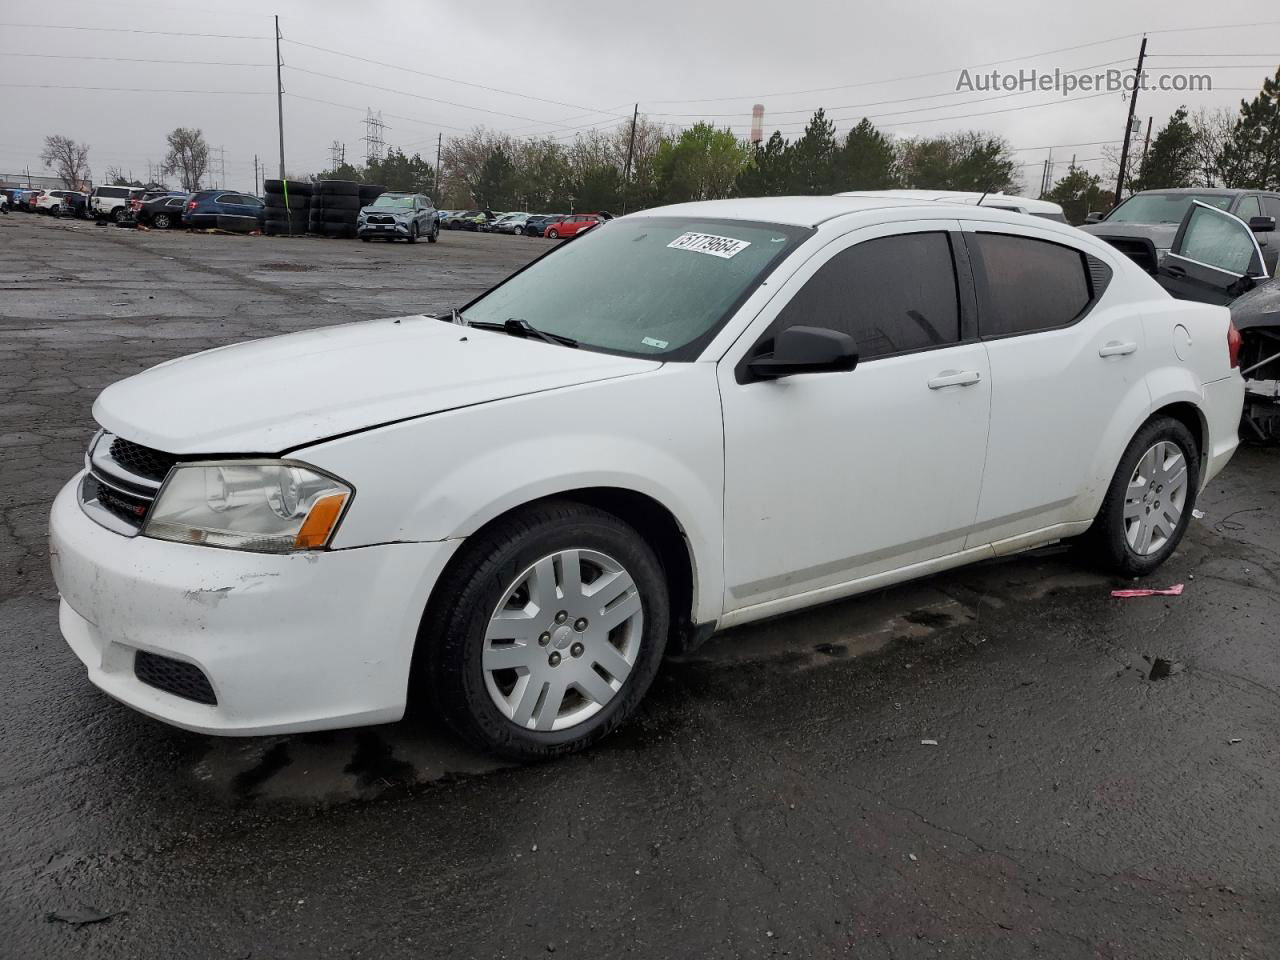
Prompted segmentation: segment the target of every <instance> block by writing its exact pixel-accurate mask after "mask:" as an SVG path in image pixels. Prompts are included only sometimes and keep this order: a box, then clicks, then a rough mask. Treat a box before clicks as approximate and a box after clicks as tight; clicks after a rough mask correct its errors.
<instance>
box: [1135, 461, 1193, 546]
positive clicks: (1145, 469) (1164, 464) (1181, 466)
mask: <svg viewBox="0 0 1280 960" xmlns="http://www.w3.org/2000/svg"><path fill="white" fill-rule="evenodd" d="M1186 504H1187V458H1186V456H1185V455H1184V454H1183V452H1182V448H1181V447H1179V446H1178V445H1177V444H1176V443H1171V442H1170V441H1168V440H1161V441H1160V442H1159V443H1157V444H1155V446H1153V447H1151V448H1150V449H1149V450H1147V452H1146V453H1144V454H1143V455H1142V457H1141V459H1139V460H1138V465H1137V467H1136V468H1134V471H1133V476H1132V477H1131V478H1130V480H1129V487H1128V490H1127V491H1126V493H1125V498H1124V536H1125V540H1126V541H1127V542H1128V544H1129V547H1130V549H1132V550H1133V552H1134V553H1136V554H1138V555H1139V556H1149V555H1151V554H1153V553H1156V552H1158V551H1159V550H1161V549H1162V548H1163V547H1164V545H1165V544H1166V543H1168V542H1169V538H1170V537H1172V536H1173V534H1174V531H1176V530H1177V529H1178V524H1179V522H1180V521H1181V520H1182V512H1183V510H1184V509H1185V508H1186Z"/></svg>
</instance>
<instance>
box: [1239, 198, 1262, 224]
mask: <svg viewBox="0 0 1280 960" xmlns="http://www.w3.org/2000/svg"><path fill="white" fill-rule="evenodd" d="M1236 216H1237V217H1239V218H1240V219H1241V220H1243V221H1244V222H1245V223H1248V222H1249V218H1250V217H1260V216H1262V207H1260V206H1259V205H1258V198H1257V197H1245V198H1244V199H1243V200H1241V201H1240V207H1239V208H1238V209H1237V210H1236Z"/></svg>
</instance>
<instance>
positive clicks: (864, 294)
mask: <svg viewBox="0 0 1280 960" xmlns="http://www.w3.org/2000/svg"><path fill="white" fill-rule="evenodd" d="M793 326H807V327H824V328H826V329H829V330H838V331H840V332H841V333H847V334H848V335H849V336H851V337H853V339H854V342H855V343H857V345H858V356H859V359H861V360H872V359H875V358H876V357H885V356H889V355H891V354H895V353H906V352H908V351H911V350H921V349H924V348H926V347H937V346H944V345H946V344H950V343H956V342H958V341H959V340H960V304H959V296H958V294H957V288H956V271H955V263H954V261H953V259H952V254H951V241H950V239H949V238H948V237H947V235H946V234H945V233H908V234H902V235H901V236H896V237H881V238H878V239H875V240H865V241H863V242H862V243H859V244H857V245H855V246H852V247H849V248H848V249H847V250H843V251H841V252H840V253H837V254H836V255H835V256H834V257H832V258H831V259H830V260H828V261H827V262H826V263H825V264H823V266H822V267H821V268H820V269H819V270H818V272H817V273H815V274H814V275H813V276H812V277H811V278H810V279H809V282H808V283H806V284H805V285H804V286H803V287H802V288H801V289H800V291H799V292H798V293H797V294H796V295H795V296H794V297H792V298H791V302H790V303H788V304H787V305H786V306H785V307H784V308H783V309H782V312H781V313H780V314H779V315H778V319H777V320H776V321H774V330H775V331H778V330H783V329H786V328H787V327H793Z"/></svg>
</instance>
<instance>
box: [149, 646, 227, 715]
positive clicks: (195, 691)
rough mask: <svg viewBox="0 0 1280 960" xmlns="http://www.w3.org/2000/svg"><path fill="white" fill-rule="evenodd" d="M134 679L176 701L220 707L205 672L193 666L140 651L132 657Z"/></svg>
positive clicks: (183, 661)
mask: <svg viewBox="0 0 1280 960" xmlns="http://www.w3.org/2000/svg"><path fill="white" fill-rule="evenodd" d="M133 675H134V676H135V677H137V678H138V679H139V680H140V681H142V682H143V683H145V684H146V685H147V686H149V687H155V688H156V689H157V690H163V691H164V692H165V693H171V694H173V695H174V696H175V697H182V698H183V699H184V700H193V701H195V702H196V703H205V704H208V705H209V706H211V707H216V706H217V705H218V698H217V696H215V695H214V692H213V685H212V684H211V683H209V678H208V677H206V676H205V675H204V671H203V670H201V669H200V668H199V667H197V666H196V665H195V664H194V663H187V662H186V661H185V660H174V659H172V658H170V657H162V656H160V655H159V654H155V653H148V652H147V651H146V650H139V651H137V653H135V654H134V657H133Z"/></svg>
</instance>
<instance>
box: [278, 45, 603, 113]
mask: <svg viewBox="0 0 1280 960" xmlns="http://www.w3.org/2000/svg"><path fill="white" fill-rule="evenodd" d="M284 42H285V43H291V44H293V45H294V46H295V47H306V48H307V49H309V50H319V51H320V52H321V53H329V54H332V55H334V56H335V57H346V58H347V59H349V60H359V61H360V62H361V63H369V64H373V65H374V66H378V67H389V68H391V69H392V70H401V71H403V72H405V73H412V74H416V75H417V76H419V77H429V78H430V79H432V80H444V81H445V82H447V83H457V84H461V85H462V86H464V87H475V88H476V89H477V90H488V91H490V92H491V93H501V94H506V95H507V96H510V97H521V98H522V99H525V100H536V101H538V102H539V103H550V104H553V105H554V106H557V107H568V108H569V109H570V110H583V111H586V112H587V114H597V113H610V112H611V111H609V110H598V109H593V108H591V107H586V106H583V105H582V104H580V103H566V102H565V101H563V100H550V99H548V98H546V97H537V96H534V95H533V94H531V93H520V92H518V91H516V90H504V89H503V88H502V87H491V86H489V85H488V84H484V83H473V82H472V81H470V80H459V79H458V78H457V77H448V76H444V75H442V74H439V73H428V72H427V71H425V70H415V69H413V68H412V67H402V66H400V65H399V64H396V63H388V62H387V61H385V60H373V59H371V58H369V57H359V56H356V55H355V54H354V53H343V52H342V51H341V50H332V49H330V48H328V47H320V46H316V45H315V44H313V43H303V42H302V41H301V40H287V39H286V40H285V41H284ZM618 116H621V114H618ZM535 122H536V123H543V122H548V121H535Z"/></svg>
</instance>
